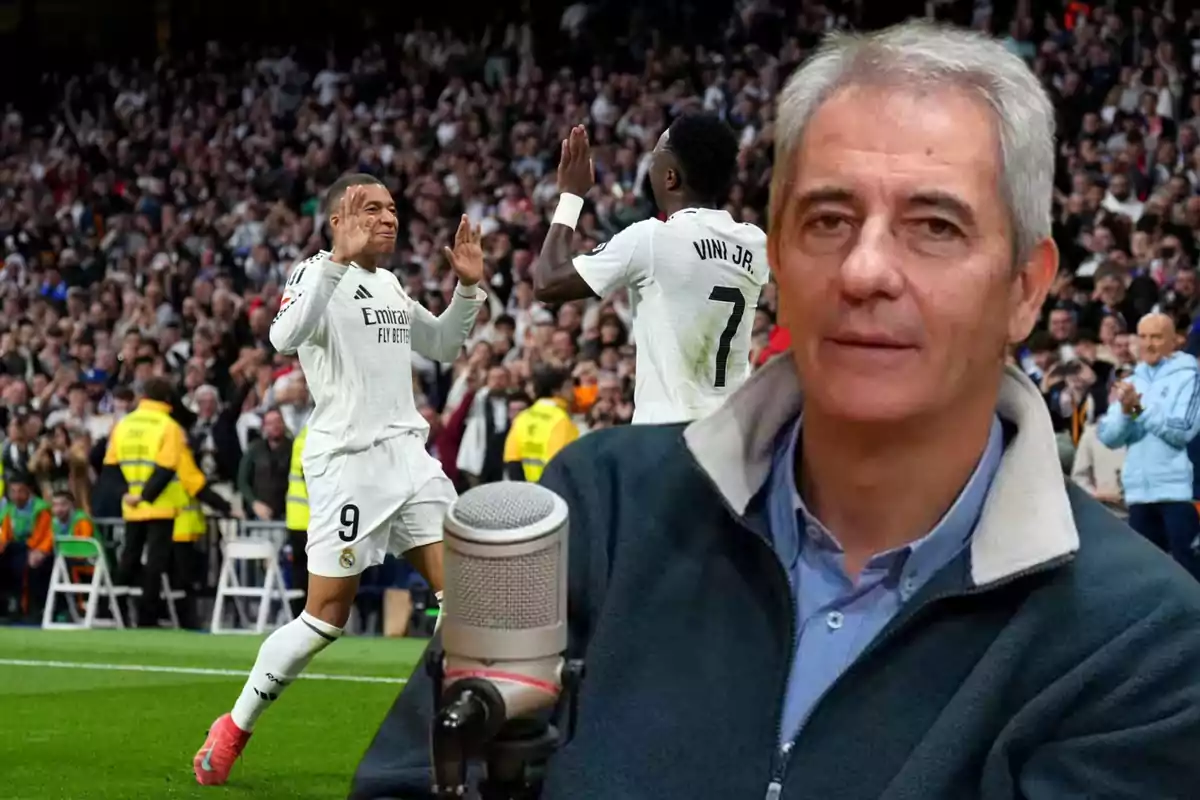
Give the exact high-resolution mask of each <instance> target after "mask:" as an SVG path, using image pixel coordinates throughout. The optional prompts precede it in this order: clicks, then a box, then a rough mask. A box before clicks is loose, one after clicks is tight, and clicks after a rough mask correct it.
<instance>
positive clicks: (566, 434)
mask: <svg viewBox="0 0 1200 800" xmlns="http://www.w3.org/2000/svg"><path fill="white" fill-rule="evenodd" d="M533 385H534V389H535V390H536V391H537V393H538V400H537V402H535V403H534V404H533V405H531V406H530V407H529V408H527V409H525V410H524V411H522V412H521V413H520V414H517V416H516V419H514V420H513V422H512V426H511V427H510V428H509V429H508V436H507V437H506V438H505V440H504V474H505V475H506V476H507V477H508V478H509V480H514V481H529V482H530V483H536V482H537V481H539V480H541V477H542V472H543V471H544V470H545V469H546V465H547V464H549V463H550V459H552V458H554V456H556V455H558V451H559V450H562V449H563V448H564V447H566V446H567V445H568V444H570V443H571V442H573V441H575V440H576V439H578V438H579V428H577V427H576V426H575V423H574V422H573V421H572V420H571V415H570V414H569V413H568V412H567V409H568V408H569V407H570V405H569V404H570V398H571V397H572V396H573V395H574V392H575V386H574V383H573V382H572V381H571V376H570V375H569V374H567V373H566V372H563V371H561V370H553V369H544V370H538V371H537V372H535V373H534V375H533Z"/></svg>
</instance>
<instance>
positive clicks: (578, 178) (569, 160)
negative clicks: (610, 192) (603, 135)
mask: <svg viewBox="0 0 1200 800" xmlns="http://www.w3.org/2000/svg"><path fill="white" fill-rule="evenodd" d="M595 182H596V170H595V166H594V165H593V164H592V146H591V144H590V143H589V142H588V135H587V131H586V130H584V128H583V126H582V125H576V126H575V127H574V128H571V133H570V135H569V136H567V138H566V139H563V143H562V155H561V157H560V158H559V160H558V191H560V192H568V193H570V194H574V195H578V196H580V197H583V196H584V195H585V194H587V193H588V190H589V189H591V188H592V185H593V184H594V183H595Z"/></svg>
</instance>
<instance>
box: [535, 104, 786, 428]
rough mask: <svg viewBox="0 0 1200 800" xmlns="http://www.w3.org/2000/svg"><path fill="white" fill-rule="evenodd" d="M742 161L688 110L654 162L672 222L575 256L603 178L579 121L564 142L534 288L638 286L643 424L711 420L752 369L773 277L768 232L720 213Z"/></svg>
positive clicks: (732, 142) (730, 136) (559, 293)
mask: <svg viewBox="0 0 1200 800" xmlns="http://www.w3.org/2000/svg"><path fill="white" fill-rule="evenodd" d="M737 156H738V144H737V139H736V138H735V136H734V133H733V131H732V130H730V128H729V126H727V125H726V124H725V123H724V122H722V121H721V120H720V119H719V118H718V117H716V116H714V115H711V114H689V115H685V116H681V117H679V118H678V119H676V120H675V122H674V123H672V124H671V127H670V128H668V129H667V131H666V132H664V133H663V135H662V137H661V138H660V139H659V140H658V144H657V145H656V146H655V148H654V153H653V156H652V159H653V160H652V161H651V164H650V185H651V188H652V189H653V191H654V199H655V201H656V202H657V203H658V207H659V209H660V210H662V211H664V212H665V213H666V214H667V221H666V222H660V221H659V220H657V219H648V220H644V221H642V222H638V223H636V224H634V225H631V226H629V227H628V228H626V229H625V230H623V231H621V232H620V233H618V234H617V235H616V236H614V237H613V238H612V239H611V240H609V241H608V242H606V243H605V244H602V245H600V246H599V247H597V248H596V249H595V250H593V251H592V252H591V253H589V254H587V255H581V256H574V257H573V255H574V247H573V239H574V236H575V224H576V222H577V221H578V220H579V214H580V211H581V210H582V209H583V196H584V195H585V194H587V192H588V190H589V189H591V188H592V184H593V182H594V180H595V174H594V171H593V168H592V158H591V148H590V146H589V144H588V138H587V133H586V132H585V131H584V129H583V128H582V127H576V128H574V129H573V130H572V131H571V133H570V136H569V137H568V138H567V139H566V140H564V141H563V143H562V156H561V159H560V161H559V164H558V189H559V191H560V192H561V193H562V194H561V196H560V198H559V201H558V210H557V211H556V212H555V214H554V220H553V222H552V223H551V225H550V232H549V234H547V236H546V241H545V243H544V244H543V245H542V252H541V255H540V256H539V257H538V260H537V264H536V266H535V268H534V289H535V291H536V294H537V298H538V299H539V300H541V301H542V302H546V303H564V302H567V301H570V300H582V299H584V298H588V297H596V296H604V295H607V294H609V293H611V292H613V291H616V290H617V289H620V288H622V287H624V288H626V289H628V290H629V295H630V302H631V305H632V309H633V314H634V321H633V334H634V340H635V341H636V342H637V382H636V386H635V388H634V411H633V422H634V423H635V424H636V423H654V422H682V421H686V420H692V419H695V418H697V417H701V416H704V415H705V414H707V413H708V412H710V411H712V410H714V409H715V408H716V407H717V406H719V405H720V404H721V402H722V401H723V400H724V399H725V397H726V396H727V395H728V394H729V393H730V392H732V391H733V390H734V389H735V388H737V387H738V386H739V385H741V383H742V381H744V380H745V379H746V377H747V376H748V375H749V374H750V339H751V327H752V325H751V322H752V321H753V317H754V309H755V306H756V305H757V304H758V296H759V294H760V293H761V291H762V287H763V285H764V284H765V283H766V282H767V277H768V274H769V272H768V268H767V237H766V234H765V233H763V232H762V230H761V229H759V228H758V227H756V226H754V225H751V224H749V223H739V222H735V221H734V219H733V217H731V216H730V215H729V212H727V211H724V210H722V209H721V208H720V206H721V205H722V204H723V203H724V202H725V198H726V197H727V196H728V194H729V188H730V185H731V184H732V183H733V176H734V171H735V170H736V169H737Z"/></svg>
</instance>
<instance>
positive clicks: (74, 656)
mask: <svg viewBox="0 0 1200 800" xmlns="http://www.w3.org/2000/svg"><path fill="white" fill-rule="evenodd" d="M261 641H262V639H261V638H260V637H256V636H211V635H207V634H200V633H190V632H180V631H166V630H161V631H160V630H144V631H107V630H106V631H42V630H38V629H33V628H0V787H2V788H0V796H3V797H4V798H5V799H6V800H163V799H164V798H207V800H213V798H221V800H234V799H235V798H279V799H280V800H282V798H289V799H290V798H296V799H297V800H302V799H304V798H314V799H315V798H321V800H328V799H329V798H340V797H345V796H346V793H347V791H348V789H349V785H350V777H351V775H352V774H353V772H354V768H355V766H356V765H357V763H358V760H359V758H360V757H361V756H362V753H363V751H364V750H365V749H366V747H367V745H368V744H369V743H370V741H371V737H372V736H374V734H375V731H376V729H377V728H378V727H379V723H380V721H381V720H382V719H383V716H384V714H386V713H387V710H388V708H390V707H391V704H392V701H393V700H394V699H395V698H396V695H397V694H398V693H399V691H400V689H401V688H403V687H402V686H401V685H400V684H399V683H358V682H347V681H339V680H312V679H303V678H302V679H301V680H299V681H297V682H296V683H294V684H293V685H292V686H290V687H289V688H288V691H287V693H286V694H285V695H284V696H283V697H281V698H280V699H279V700H278V701H277V702H276V703H275V706H274V708H272V709H270V710H269V711H268V712H267V714H266V715H264V716H263V719H262V720H261V721H260V722H259V725H258V727H257V730H256V731H255V734H254V738H253V739H251V740H250V744H249V746H248V747H247V748H246V752H245V754H244V755H243V756H242V759H241V760H240V761H239V762H238V764H237V766H235V767H234V770H233V773H232V775H231V776H230V781H229V784H228V785H227V786H224V787H204V786H197V785H196V782H195V779H194V778H193V776H192V756H193V755H194V754H195V753H196V750H198V749H199V748H200V745H201V744H203V742H204V735H205V732H206V731H207V730H208V725H209V723H210V722H212V720H213V719H215V718H216V717H217V716H218V715H220V714H222V713H224V712H226V711H228V710H229V708H230V707H231V706H232V704H233V701H234V699H235V698H236V697H237V694H238V692H239V691H240V690H241V687H242V683H243V681H244V675H242V673H244V672H245V671H246V670H249V668H250V666H251V665H252V664H253V662H254V656H255V653H256V652H257V651H258V646H259V643H260V642H261ZM424 647H425V641H424V640H421V639H381V638H353V637H347V638H345V639H343V640H342V641H339V642H338V643H337V644H336V645H335V646H333V647H330V648H328V649H327V650H325V651H324V652H322V653H321V654H320V655H318V656H317V657H316V658H315V659H314V660H313V663H312V665H311V666H310V667H309V668H308V671H309V672H311V673H319V674H325V675H331V676H372V677H383V678H392V679H403V678H406V677H407V676H408V675H409V674H410V673H411V672H412V670H413V669H414V667H415V666H416V665H417V664H418V663H419V661H420V658H421V654H422V652H423V651H424ZM13 661H30V662H58V663H59V664H77V665H87V664H94V665H112V666H118V665H136V666H142V667H182V668H187V669H209V670H235V671H237V672H238V673H239V674H238V675H221V674H216V675H202V674H186V673H170V672H149V671H139V672H133V671H123V670H116V669H98V668H92V667H86V666H73V667H68V666H53V667H52V666H46V665H44V664H42V665H16V664H13V663H11V662H13Z"/></svg>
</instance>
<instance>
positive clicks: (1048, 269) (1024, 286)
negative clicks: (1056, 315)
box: [1008, 238, 1058, 344]
mask: <svg viewBox="0 0 1200 800" xmlns="http://www.w3.org/2000/svg"><path fill="white" fill-rule="evenodd" d="M1056 275H1058V245H1056V244H1055V243H1054V240H1053V239H1050V238H1046V239H1043V240H1042V241H1040V242H1038V243H1037V244H1036V245H1034V248H1033V252H1031V253H1030V254H1029V257H1028V258H1027V259H1025V262H1024V263H1023V264H1021V265H1019V266H1018V267H1017V273H1016V275H1015V276H1014V277H1013V281H1012V288H1011V290H1010V293H1009V312H1008V341H1009V343H1010V344H1016V343H1017V342H1021V341H1024V340H1025V339H1026V338H1027V337H1028V336H1029V334H1030V333H1031V332H1032V331H1033V326H1034V325H1036V324H1037V320H1038V317H1039V316H1040V315H1041V313H1042V306H1043V304H1045V302H1046V296H1047V295H1048V294H1049V293H1050V287H1051V286H1052V285H1053V284H1054V278H1055V276H1056Z"/></svg>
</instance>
